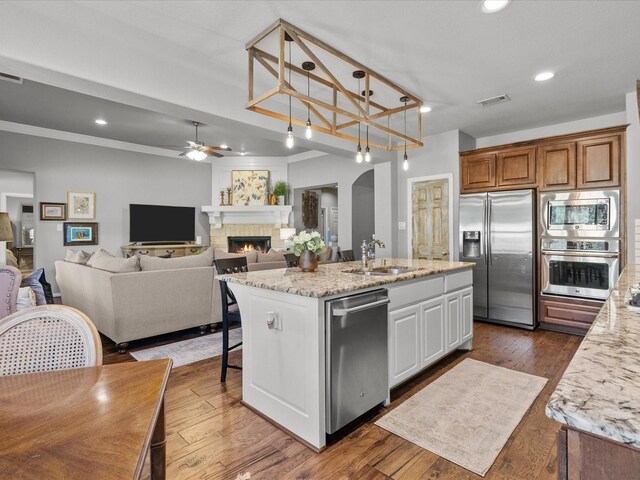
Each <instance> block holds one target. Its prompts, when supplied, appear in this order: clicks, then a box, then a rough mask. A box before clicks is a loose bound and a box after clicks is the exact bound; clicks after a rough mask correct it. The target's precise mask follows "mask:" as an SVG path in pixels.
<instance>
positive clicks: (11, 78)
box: [0, 72, 23, 84]
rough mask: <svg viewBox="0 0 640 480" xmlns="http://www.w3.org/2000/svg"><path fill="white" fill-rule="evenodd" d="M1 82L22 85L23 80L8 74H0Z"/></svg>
mask: <svg viewBox="0 0 640 480" xmlns="http://www.w3.org/2000/svg"><path fill="white" fill-rule="evenodd" d="M0 80H6V81H7V82H13V83H20V84H22V80H23V79H22V78H21V77H16V76H15V75H9V74H8V73H4V72H0Z"/></svg>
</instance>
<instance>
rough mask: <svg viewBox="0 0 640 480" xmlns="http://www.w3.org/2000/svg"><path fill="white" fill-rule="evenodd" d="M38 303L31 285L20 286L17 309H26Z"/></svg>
mask: <svg viewBox="0 0 640 480" xmlns="http://www.w3.org/2000/svg"><path fill="white" fill-rule="evenodd" d="M37 304H38V302H37V300H36V294H35V292H34V291H33V289H32V288H31V287H20V288H19V289H18V299H17V300H16V310H26V309H27V308H31V307H35V306H36V305H37Z"/></svg>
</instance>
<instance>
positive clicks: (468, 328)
mask: <svg viewBox="0 0 640 480" xmlns="http://www.w3.org/2000/svg"><path fill="white" fill-rule="evenodd" d="M460 297H461V300H462V314H461V315H460V330H461V334H462V338H461V339H460V343H464V342H466V341H467V340H469V339H470V338H471V337H473V289H472V288H465V289H464V290H462V292H460Z"/></svg>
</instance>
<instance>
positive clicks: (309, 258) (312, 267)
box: [298, 250, 318, 272]
mask: <svg viewBox="0 0 640 480" xmlns="http://www.w3.org/2000/svg"><path fill="white" fill-rule="evenodd" d="M298 266H299V267H300V270H302V271H303V272H315V271H316V269H317V268H318V255H317V254H316V253H315V252H312V251H311V250H303V251H302V253H301V254H300V260H299V262H298Z"/></svg>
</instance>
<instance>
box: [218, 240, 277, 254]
mask: <svg viewBox="0 0 640 480" xmlns="http://www.w3.org/2000/svg"><path fill="white" fill-rule="evenodd" d="M227 243H228V248H229V253H242V252H245V251H247V250H257V251H258V252H262V253H267V252H268V251H269V249H270V248H271V237H227Z"/></svg>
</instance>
